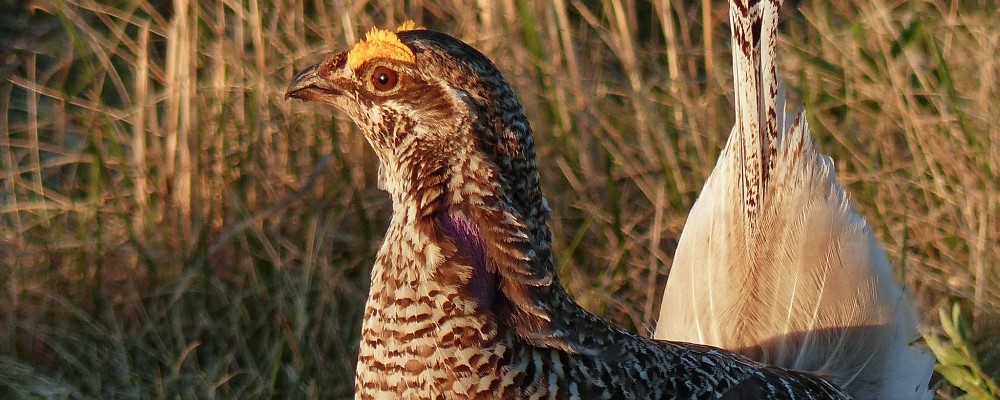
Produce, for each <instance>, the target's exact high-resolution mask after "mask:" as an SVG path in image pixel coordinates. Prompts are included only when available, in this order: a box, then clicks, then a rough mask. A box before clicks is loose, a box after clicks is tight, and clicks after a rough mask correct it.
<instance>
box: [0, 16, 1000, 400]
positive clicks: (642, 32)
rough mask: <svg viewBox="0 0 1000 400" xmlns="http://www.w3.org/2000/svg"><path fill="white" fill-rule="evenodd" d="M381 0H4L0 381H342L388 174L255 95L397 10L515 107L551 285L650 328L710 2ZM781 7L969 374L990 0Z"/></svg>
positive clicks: (897, 250)
mask: <svg viewBox="0 0 1000 400" xmlns="http://www.w3.org/2000/svg"><path fill="white" fill-rule="evenodd" d="M388 3H390V2H370V3H369V2H364V1H358V2H316V3H315V4H313V3H310V4H305V5H303V4H300V3H299V2H293V1H273V2H267V3H265V4H259V3H256V2H236V1H201V2H194V1H186V0H175V1H173V2H164V1H155V2H152V3H146V2H138V1H136V0H120V1H115V2H104V1H97V0H72V1H70V0H67V1H54V0H50V1H36V2H34V3H31V5H30V7H31V8H24V7H29V6H13V5H6V6H2V7H4V8H3V14H4V16H3V18H4V20H3V22H4V25H5V26H8V27H11V28H4V29H8V31H9V32H12V33H10V34H8V33H7V32H8V31H3V32H4V36H5V37H4V38H3V40H2V41H0V42H2V44H3V47H2V48H0V50H2V51H3V54H2V56H3V60H2V63H3V64H0V73H2V74H3V78H4V80H3V83H0V108H2V111H4V115H5V116H6V118H3V119H0V171H2V174H0V241H2V242H0V265H2V267H0V278H2V279H0V283H2V284H3V285H2V286H0V310H2V311H3V320H2V323H0V397H3V398H35V397H65V398H109V397H127V398H178V397H180V398H257V397H275V398H345V397H349V396H350V393H351V384H352V382H351V380H352V376H353V364H354V354H355V351H356V345H357V340H358V338H357V334H358V330H359V329H358V325H359V321H360V312H361V307H362V305H363V302H364V299H365V295H366V292H367V282H368V268H369V266H370V265H371V263H372V258H373V257H374V254H375V251H376V249H377V248H378V245H379V243H380V240H381V235H382V232H383V230H384V228H385V225H386V223H387V220H386V218H387V215H388V211H389V207H388V199H387V197H386V196H385V195H384V194H383V193H382V192H380V191H378V190H377V189H376V185H375V178H376V176H375V175H376V174H375V171H376V166H375V159H374V155H373V154H372V153H371V151H370V150H369V149H368V148H367V145H366V144H365V142H364V140H363V139H362V138H361V137H360V136H359V135H357V134H355V132H354V128H353V126H352V124H351V123H350V121H349V120H347V119H346V118H345V117H344V116H342V115H339V114H338V113H336V112H334V111H332V110H331V109H329V108H325V107H321V106H313V105H306V104H303V103H287V102H285V101H283V99H282V93H283V90H284V87H285V85H286V84H287V82H288V79H289V78H290V77H291V76H292V74H293V73H294V72H295V71H297V70H298V69H299V68H301V67H304V66H306V65H308V64H310V63H313V62H317V61H319V60H320V59H321V58H322V56H323V55H324V54H326V53H328V52H332V51H337V50H340V49H343V48H344V47H345V46H347V45H348V44H349V43H352V42H354V41H355V40H356V39H357V38H358V35H359V34H361V33H362V32H364V31H365V30H367V29H368V28H369V27H370V26H373V25H377V26H394V25H396V24H398V23H400V22H401V21H403V20H405V19H415V20H417V21H418V22H419V23H420V24H421V25H423V26H427V27H430V28H433V29H438V30H441V31H445V32H448V33H450V34H452V35H455V36H457V37H460V38H462V39H464V40H466V41H468V42H469V43H471V44H473V45H474V46H476V47H477V48H479V49H481V50H482V51H484V52H485V53H486V54H487V55H489V56H490V57H491V58H492V59H493V60H494V61H495V62H496V63H497V64H498V65H499V67H500V69H501V70H502V71H503V72H504V73H505V75H506V77H507V78H508V80H509V81H510V82H511V83H512V84H513V85H514V86H515V90H516V91H517V93H519V95H520V96H521V99H522V101H523V102H524V103H525V105H526V107H527V109H528V113H529V118H530V119H531V121H532V124H533V127H534V129H535V134H536V142H537V145H538V153H539V165H540V167H541V169H542V174H543V185H544V188H545V192H546V193H547V195H548V198H549V203H550V204H551V205H552V208H553V212H554V216H555V220H554V221H553V227H552V228H553V230H554V232H556V238H555V240H556V251H557V253H556V254H557V257H558V260H557V262H558V265H559V266H560V273H561V276H562V277H563V282H564V283H565V284H566V285H567V287H568V289H569V290H570V291H571V292H572V293H573V295H574V296H575V298H576V299H577V300H579V301H580V302H581V303H582V304H583V305H584V306H585V307H587V308H588V309H590V310H593V311H595V312H597V313H599V314H601V315H603V316H606V317H608V318H609V319H611V320H613V321H615V322H617V323H620V324H622V325H624V326H627V327H630V328H631V329H634V330H636V331H638V332H640V333H642V334H648V333H649V331H650V330H651V327H652V326H653V324H654V323H655V321H654V318H655V316H656V315H657V313H656V310H657V309H658V307H659V304H658V302H659V299H660V290H662V287H663V284H664V282H665V279H666V274H667V272H668V270H669V265H670V259H671V256H672V254H673V249H674V246H675V244H676V240H677V237H678V236H679V234H680V230H681V228H682V226H683V223H684V220H685V216H686V214H687V210H688V209H689V208H690V206H691V204H692V202H693V201H694V199H695V198H696V197H697V193H698V191H699V190H700V188H701V185H702V183H703V182H704V181H705V178H706V177H707V175H708V173H709V172H710V171H711V168H712V167H713V165H714V160H715V157H716V156H717V154H718V151H719V149H720V147H721V144H722V143H723V141H724V140H725V137H726V135H727V134H728V132H729V128H730V126H731V124H732V114H733V113H732V105H731V104H732V93H731V91H732V89H731V86H732V82H731V78H730V76H731V74H730V71H729V70H730V65H731V64H730V63H731V61H730V58H729V46H728V34H729V33H728V32H729V31H728V29H729V28H728V23H727V18H726V13H727V8H726V5H725V2H722V1H705V2H702V4H707V5H710V6H711V7H712V10H711V13H708V14H704V13H703V12H702V8H701V4H688V3H690V2H667V1H660V0H657V1H652V2H649V1H635V2H633V1H614V0H609V1H604V2H587V3H586V4H585V3H584V2H579V1H575V0H569V1H566V0H556V1H554V2H551V3H545V2H531V1H521V0H506V1H497V2H489V1H483V2H457V1H447V0H440V1H434V0H431V1H422V2H411V3H409V4H388ZM595 3H596V4H595ZM790 5H791V6H790V7H786V10H785V12H784V13H783V21H782V25H781V32H782V40H781V43H780V46H781V47H780V51H781V52H782V53H781V54H782V55H781V60H780V64H779V68H780V71H779V73H780V75H781V76H782V77H784V78H785V83H786V86H787V87H788V88H789V89H790V90H791V91H793V98H794V99H796V101H797V102H798V103H802V104H804V105H805V106H806V107H807V109H808V117H809V119H810V126H811V127H812V128H813V130H814V134H815V136H816V138H817V140H818V141H819V143H820V147H821V149H822V150H823V151H824V152H825V153H827V154H830V155H831V156H832V157H833V159H834V160H835V161H836V165H837V171H838V176H839V178H840V179H841V181H842V182H843V183H844V184H845V186H846V187H847V188H848V190H849V191H850V192H851V195H852V199H853V200H854V201H856V202H857V203H858V205H859V209H860V211H861V213H862V214H863V215H864V216H865V217H867V218H868V220H869V222H870V225H871V226H872V227H873V229H874V230H875V233H876V235H877V236H878V237H879V238H880V239H881V240H882V242H883V243H884V245H885V248H886V250H887V251H888V253H889V254H890V258H891V259H892V260H893V261H894V263H895V264H896V265H897V266H898V268H897V272H898V276H899V277H900V279H902V280H904V281H905V282H907V283H908V284H909V285H911V287H913V288H914V292H915V295H916V298H917V300H918V303H919V305H920V307H921V309H922V311H923V317H924V322H925V324H924V326H923V330H924V331H925V332H927V333H931V334H934V333H937V334H946V333H947V332H944V331H945V329H943V328H941V325H940V324H939V323H938V320H937V310H938V309H939V308H941V307H949V308H950V305H951V304H952V303H953V302H958V303H961V304H962V305H963V306H964V308H965V309H966V310H968V311H969V312H970V318H971V323H972V324H971V327H970V329H969V330H968V331H967V332H964V333H965V334H966V335H967V336H966V337H964V338H963V344H967V345H968V348H969V349H970V350H971V351H972V352H973V353H975V354H976V355H977V356H978V360H979V362H980V364H981V368H982V370H983V371H985V374H990V373H993V374H995V373H996V372H997V371H1000V351H997V350H996V349H997V348H998V347H1000V343H998V342H997V339H996V337H997V336H998V325H1000V321H998V318H1000V267H998V265H1000V190H998V189H1000V121H998V118H997V116H998V115H1000V81H998V75H1000V57H998V56H1000V29H997V25H996V22H995V21H997V20H1000V14H998V11H997V10H996V7H994V6H993V5H992V3H989V2H965V3H960V4H959V3H956V4H951V3H949V4H945V3H938V2H932V1H912V2H905V3H893V4H891V5H890V4H884V3H883V2H879V1H872V0H843V1H837V2H832V3H830V2H822V1H813V2H798V3H795V4H790ZM796 7H798V8H796ZM8 37H9V39H8ZM709 43H711V45H708V44H709ZM706 51H708V54H706ZM946 327H947V325H946ZM994 381H995V380H994ZM936 382H937V381H936ZM937 385H938V386H937V389H938V393H939V394H940V395H941V396H942V397H945V398H952V397H956V396H958V395H960V394H961V393H962V392H961V391H960V390H958V389H957V388H955V387H952V386H950V385H949V384H948V383H947V382H944V381H940V382H938V383H937Z"/></svg>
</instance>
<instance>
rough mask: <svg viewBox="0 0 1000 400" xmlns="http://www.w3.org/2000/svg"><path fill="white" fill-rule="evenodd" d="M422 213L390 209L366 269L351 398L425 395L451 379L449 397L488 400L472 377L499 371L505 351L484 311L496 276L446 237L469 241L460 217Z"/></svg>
mask: <svg viewBox="0 0 1000 400" xmlns="http://www.w3.org/2000/svg"><path fill="white" fill-rule="evenodd" d="M420 215H421V212H420V211H418V210H410V209H407V208H405V207H400V208H396V209H394V212H393V218H392V222H391V223H390V226H389V230H388V232H387V233H386V238H385V241H384V243H383V246H382V248H381V250H380V251H379V253H378V256H377V259H376V262H375V265H374V267H373V269H372V274H371V277H372V282H371V291H370V293H369V296H368V302H367V304H366V307H365V315H364V321H363V324H362V331H361V336H362V338H361V349H360V353H359V356H358V366H357V381H356V388H355V390H356V392H357V393H356V396H357V398H361V399H364V398H377V397H379V395H391V397H398V398H417V397H427V396H428V395H429V394H430V393H435V391H437V390H442V388H445V387H447V386H443V385H442V382H452V383H451V384H450V385H451V388H452V389H451V390H453V393H452V394H465V395H466V396H464V397H468V398H486V397H485V396H478V395H474V394H475V392H474V391H473V390H474V389H475V382H474V381H473V380H472V379H473V378H474V377H478V376H481V375H483V374H484V373H485V371H488V370H492V369H496V368H498V366H499V365H501V364H502V362H501V360H502V358H503V357H505V356H506V355H505V354H506V352H509V351H510V350H509V347H508V346H503V345H501V344H500V343H499V342H500V340H499V339H498V329H497V323H496V319H495V317H494V314H493V313H492V312H491V311H490V307H491V302H492V301H493V300H494V297H493V296H492V295H491V294H490V293H489V292H488V290H493V291H494V293H495V291H496V289H495V287H496V284H495V281H494V280H493V279H495V277H490V276H482V275H481V274H482V273H483V272H485V271H477V268H479V267H480V266H481V265H477V263H481V259H480V260H477V259H474V258H475V257H474V256H469V255H468V254H469V253H468V252H466V253H462V252H460V251H461V250H462V249H458V247H460V246H465V247H475V246H476V244H474V243H455V241H454V240H447V237H448V236H447V235H459V236H466V237H471V236H473V233H470V232H466V230H468V229H470V227H468V226H463V225H462V224H463V223H464V221H463V220H461V219H459V218H460V217H461V216H458V217H455V216H448V215H441V214H436V215H435V214H434V213H431V214H430V215H426V216H420ZM476 251H478V250H476V249H472V250H471V252H473V253H475V252H476ZM477 282H478V283H477ZM490 284H492V285H493V286H494V288H493V289H490V288H488V287H485V286H488V285H490ZM477 285H478V286H477ZM463 371H464V372H463ZM469 371H476V372H475V373H471V374H470V373H469ZM399 390H402V392H399ZM460 397H463V396H460Z"/></svg>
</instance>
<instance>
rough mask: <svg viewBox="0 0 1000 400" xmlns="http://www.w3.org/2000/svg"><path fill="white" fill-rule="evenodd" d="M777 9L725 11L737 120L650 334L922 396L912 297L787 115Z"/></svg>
mask: <svg viewBox="0 0 1000 400" xmlns="http://www.w3.org/2000/svg"><path fill="white" fill-rule="evenodd" d="M780 6H781V1H778V0H760V1H752V0H749V1H747V0H734V1H732V2H731V3H730V13H729V17H730V24H731V26H732V50H733V74H734V78H735V91H736V96H735V97H736V124H735V126H734V127H733V131H732V133H731V134H730V136H729V140H728V142H727V143H726V147H725V149H723V151H722V155H721V156H720V157H719V161H718V163H717V164H716V166H715V169H714V170H713V172H712V175H711V176H710V177H709V179H708V182H707V183H706V184H705V187H704V189H703V190H702V193H701V195H700V197H699V198H698V200H697V202H696V203H695V205H694V207H693V208H692V210H691V213H690V215H689V216H688V220H687V224H686V225H685V227H684V231H683V233H682V234H681V238H680V243H679V245H678V248H677V253H676V255H675V257H674V263H673V267H672V268H671V271H670V277H669V279H668V281H667V286H666V290H665V291H664V294H663V303H662V306H661V309H660V317H659V323H658V325H657V328H656V338H658V339H670V340H681V341H689V342H696V343H704V344H709V345H713V346H718V347H722V348H726V349H730V350H734V351H737V352H740V353H742V354H744V355H746V356H748V357H750V358H753V359H755V360H758V361H761V362H764V363H767V364H772V365H777V366H781V367H785V368H790V369H795V370H801V371H811V372H816V373H819V374H822V375H824V376H827V377H829V378H830V379H831V380H833V381H834V382H835V383H837V384H839V385H840V386H841V387H844V388H845V389H846V390H847V391H848V392H850V393H851V394H852V395H854V396H855V397H857V398H859V399H918V398H930V392H929V391H928V389H927V383H928V380H929V379H930V374H931V370H932V367H933V364H934V360H933V357H931V356H930V354H928V353H927V352H926V350H924V349H922V348H921V347H919V346H914V345H912V344H911V343H912V342H913V341H914V340H915V339H917V338H918V333H917V331H916V322H915V321H916V315H915V312H914V309H913V305H912V302H911V300H910V298H909V296H908V295H907V293H906V291H904V290H903V289H902V288H901V287H900V286H899V284H897V283H896V281H895V280H894V278H893V276H892V273H891V269H890V267H889V262H888V260H887V258H886V255H885V252H884V251H883V250H882V248H881V246H880V245H879V244H878V242H877V241H876V240H875V238H874V236H872V234H871V232H870V231H869V229H868V226H867V224H866V223H865V220H864V219H863V218H862V217H861V216H859V215H858V214H857V212H856V211H855V210H854V208H853V207H852V206H851V203H850V201H849V199H848V198H847V195H846V194H845V192H844V190H843V188H842V187H841V186H840V184H839V183H838V182H837V180H836V177H835V175H834V172H833V162H832V161H831V160H830V159H829V157H826V156H824V155H822V154H820V153H818V152H817V150H816V147H815V144H814V143H813V141H812V137H811V134H810V132H809V128H808V126H807V125H806V121H805V117H804V115H803V114H801V113H800V114H798V116H796V117H795V118H794V119H793V118H789V116H788V115H786V113H785V110H784V107H785V105H784V95H783V93H782V91H781V90H780V89H779V87H778V80H777V75H776V72H775V67H776V66H775V58H776V57H775V55H776V54H775V44H776V41H777V22H778V10H779V8H780Z"/></svg>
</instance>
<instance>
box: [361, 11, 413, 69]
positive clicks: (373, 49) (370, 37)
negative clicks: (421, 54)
mask: <svg viewBox="0 0 1000 400" xmlns="http://www.w3.org/2000/svg"><path fill="white" fill-rule="evenodd" d="M412 26H413V23H412V22H409V21H408V22H404V23H403V25H402V26H400V28H401V29H403V28H409V27H412ZM375 58H383V59H389V60H396V61H402V62H408V63H413V62H415V61H416V57H415V56H414V55H413V50H410V48H409V47H407V46H406V45H405V44H403V42H401V41H399V37H398V36H396V34H395V33H394V32H392V31H389V30H385V29H379V28H372V29H371V30H370V31H368V33H367V34H365V40H362V41H360V42H358V43H357V44H355V45H354V47H353V48H351V51H349V52H347V65H350V66H351V68H352V69H353V68H357V67H358V66H360V65H361V64H364V63H365V61H368V60H371V59H375Z"/></svg>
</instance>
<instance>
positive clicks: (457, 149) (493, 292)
mask: <svg viewBox="0 0 1000 400" xmlns="http://www.w3.org/2000/svg"><path fill="white" fill-rule="evenodd" d="M285 96H286V97H291V98H296V99H301V100H306V101H314V102H321V103H326V104H328V105H331V106H333V107H335V108H338V109H340V110H342V111H343V112H345V113H346V114H347V115H349V116H350V117H351V118H352V119H353V120H354V122H355V123H356V124H357V125H358V127H359V128H360V130H361V132H362V133H363V134H364V136H365V138H366V139H367V140H368V142H369V144H371V146H372V148H374V150H375V153H376V154H377V155H378V158H379V161H380V176H379V178H380V184H381V185H382V187H383V189H385V190H387V191H388V192H390V194H391V196H392V199H393V204H394V206H393V208H394V212H397V213H400V214H399V215H401V216H405V217H406V218H408V219H409V220H408V221H409V222H404V223H413V224H415V226H417V227H418V229H422V230H425V231H427V232H432V233H431V234H430V235H432V237H442V238H444V237H447V238H448V239H443V242H444V243H446V244H445V245H444V246H445V247H447V248H448V249H450V250H446V256H448V254H451V255H452V256H454V257H458V258H459V259H462V260H466V261H467V263H468V264H470V265H471V266H472V273H471V275H470V276H471V277H470V276H466V277H465V278H463V279H462V281H463V283H462V284H463V285H465V286H466V287H468V288H469V290H468V292H469V293H471V294H472V295H473V297H475V298H476V299H477V300H478V301H479V302H480V303H481V304H483V305H496V304H504V305H505V306H503V305H502V306H500V307H501V308H503V307H507V308H506V309H507V310H508V311H509V312H505V313H504V315H507V316H508V317H506V318H507V319H508V320H509V321H518V325H520V326H522V327H524V328H523V330H524V332H522V333H523V334H524V336H525V337H531V338H532V339H531V340H534V341H537V342H545V341H546V340H550V339H551V338H553V337H555V336H556V334H555V333H553V332H555V330H554V329H552V330H550V331H551V332H550V333H549V334H545V333H541V332H543V331H544V329H543V327H544V326H546V325H547V324H549V321H551V320H552V318H553V317H551V316H550V315H554V314H552V313H551V312H550V310H547V309H546V306H545V304H543V302H542V301H541V300H540V299H542V298H545V297H552V296H553V295H552V294H549V292H553V291H554V292H555V293H556V295H560V296H562V295H564V292H563V291H562V289H561V286H559V285H558V281H557V279H556V277H555V273H554V269H553V267H552V259H551V250H550V247H549V245H550V243H551V234H550V233H549V230H548V228H547V227H546V222H547V220H548V218H549V213H550V212H549V209H548V206H547V205H546V203H545V200H544V199H543V197H542V192H541V186H540V182H539V175H538V170H537V168H536V166H535V150H534V142H533V139H532V137H531V127H530V126H529V124H528V121H527V118H526V117H525V113H524V107H523V106H522V105H521V102H520V101H519V100H518V98H517V96H516V95H515V94H514V92H513V90H512V89H511V87H510V85H509V84H508V83H507V81H506V80H504V78H503V76H502V75H501V74H500V72H499V71H498V70H497V68H496V66H495V65H493V63H492V62H491V61H490V60H489V59H488V58H486V56H484V55H483V54H482V53H480V52H479V51H477V50H475V49H473V48H472V47H471V46H469V45H467V44H465V43H463V42H462V41H460V40H458V39H455V38H453V37H451V36H448V35H446V34H443V33H438V32H433V31H429V30H422V29H420V30H413V29H410V30H400V31H396V32H392V31H386V30H379V29H373V30H372V31H371V32H369V33H368V34H367V36H366V38H365V39H364V40H362V41H360V42H358V43H357V44H355V45H354V46H352V47H351V48H350V49H348V50H347V51H344V52H342V53H339V54H335V55H333V56H331V57H330V58H328V59H327V60H326V61H323V62H321V63H319V64H316V65H313V66H310V67H307V68H305V69H304V70H302V71H301V72H299V73H298V74H296V75H295V77H294V78H293V81H292V83H291V84H290V85H289V88H288V91H287V93H286V95H285ZM501 293H502V294H501ZM497 296H501V297H502V298H503V299H505V301H502V302H494V299H496V298H498V297H497ZM549 303H552V304H555V303H554V302H549ZM508 306H509V307H508Z"/></svg>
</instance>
